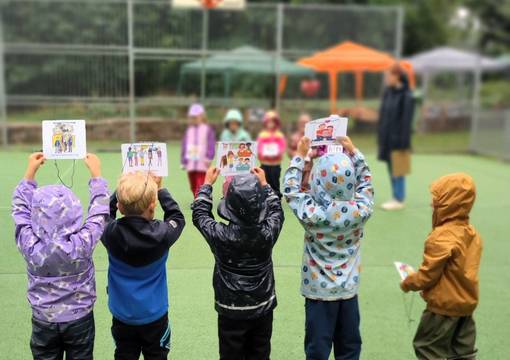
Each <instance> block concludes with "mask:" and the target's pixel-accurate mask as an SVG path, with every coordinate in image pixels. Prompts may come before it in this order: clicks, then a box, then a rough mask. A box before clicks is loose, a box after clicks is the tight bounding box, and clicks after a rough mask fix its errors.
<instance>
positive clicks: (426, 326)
mask: <svg viewBox="0 0 510 360" xmlns="http://www.w3.org/2000/svg"><path fill="white" fill-rule="evenodd" d="M458 321H459V318H457V317H449V316H443V315H438V314H434V313H431V312H430V311H428V310H425V311H424V312H423V315H422V317H421V320H420V324H419V325H418V329H417V330H416V335H415V337H414V341H413V346H414V352H415V353H416V357H417V358H418V359H420V360H431V359H446V358H450V357H451V356H452V355H453V351H452V340H453V335H454V333H455V330H456V328H457V323H458Z"/></svg>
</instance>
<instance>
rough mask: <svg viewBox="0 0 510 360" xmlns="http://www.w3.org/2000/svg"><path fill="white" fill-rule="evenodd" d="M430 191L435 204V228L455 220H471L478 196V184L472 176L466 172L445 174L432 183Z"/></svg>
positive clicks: (433, 223) (433, 221) (433, 220)
mask: <svg viewBox="0 0 510 360" xmlns="http://www.w3.org/2000/svg"><path fill="white" fill-rule="evenodd" d="M430 192H431V194H432V204H433V206H434V213H433V215H432V225H433V226H434V228H435V227H437V226H441V225H442V224H444V223H446V222H449V221H453V220H457V221H465V222H467V221H468V220H469V213H470V212H471V209H472V208H473V204H474V203H475V198H476V186H475V182H474V181H473V178H471V176H469V175H466V174H464V173H455V174H450V175H446V176H443V177H441V178H439V179H438V180H436V181H434V182H433V183H432V185H431V186H430Z"/></svg>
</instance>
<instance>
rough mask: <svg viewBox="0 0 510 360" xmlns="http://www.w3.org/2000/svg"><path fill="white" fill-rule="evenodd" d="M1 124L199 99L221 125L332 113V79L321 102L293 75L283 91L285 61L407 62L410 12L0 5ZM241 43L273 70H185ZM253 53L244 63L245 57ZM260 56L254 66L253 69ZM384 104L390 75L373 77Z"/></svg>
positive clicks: (23, 1) (33, 2)
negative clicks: (355, 54)
mask: <svg viewBox="0 0 510 360" xmlns="http://www.w3.org/2000/svg"><path fill="white" fill-rule="evenodd" d="M0 6H1V9H0V10H1V12H0V13H1V19H0V20H1V21H0V74H1V76H0V110H1V112H0V117H1V118H2V119H3V120H6V119H7V122H6V121H4V122H3V124H4V131H3V142H4V144H6V143H7V139H8V136H7V135H8V134H7V124H8V123H9V124H11V123H18V122H21V121H32V122H39V121H40V120H43V119H56V118H84V119H86V120H87V121H96V120H97V121H105V120H110V119H117V120H119V121H121V120H123V121H125V125H123V126H127V125H128V124H129V127H130V132H129V135H130V138H131V140H134V139H135V138H136V137H137V123H139V122H141V121H143V120H144V119H150V118H158V119H164V120H165V121H175V120H178V119H181V118H183V117H184V114H185V108H186V107H187V106H188V105H189V104H190V103H191V102H193V101H198V100H199V101H202V102H204V103H205V105H206V106H207V107H208V115H209V117H210V118H211V120H212V121H215V120H217V119H221V117H222V115H223V112H224V110H225V108H227V107H231V106H238V107H241V108H243V109H247V108H268V107H277V108H279V109H280V110H281V111H282V112H285V111H289V112H292V111H294V112H296V111H299V110H304V109H312V110H313V109H315V110H317V111H321V112H327V111H328V102H327V96H328V86H327V79H326V77H325V76H324V77H323V76H322V75H321V74H318V75H317V78H318V79H319V80H320V82H321V87H320V90H319V91H318V93H317V95H315V96H313V97H311V98H308V97H305V96H304V95H303V94H302V93H301V91H300V82H301V81H302V80H303V76H289V77H288V81H286V89H285V92H282V91H280V90H279V89H281V85H282V84H281V83H280V79H281V77H280V76H279V75H280V73H279V70H280V69H279V67H280V66H279V64H280V61H283V60H280V59H285V60H288V61H291V62H294V61H296V60H297V59H299V58H301V57H304V56H308V55H310V54H312V53H313V52H315V51H318V50H322V49H325V48H327V47H330V46H333V45H336V44H338V43H339V42H341V41H345V40H351V41H356V42H359V43H361V44H364V45H367V46H370V47H373V48H375V49H378V50H382V51H385V52H387V53H390V54H391V55H394V56H396V57H400V52H401V48H400V46H401V42H402V39H401V38H402V21H403V15H402V14H403V13H402V9H401V8H400V7H392V6H356V5H344V6H341V5H283V4H248V5H247V7H246V9H244V10H241V11H238V10H219V9H218V10H210V11H206V10H201V9H180V8H173V7H172V6H171V2H170V1H168V0H67V1H63V0H17V1H8V0H0ZM242 47H250V48H253V49H256V50H257V51H258V50H260V51H262V52H263V54H264V55H265V56H267V57H268V58H269V59H270V60H269V61H270V62H271V66H273V68H274V72H272V73H270V74H267V73H264V74H261V73H256V72H250V71H246V72H245V73H239V74H233V75H232V77H231V78H229V82H228V89H227V88H226V82H225V76H224V74H222V73H219V72H215V71H213V70H211V69H209V68H208V67H206V66H205V65H204V66H203V67H202V69H200V71H196V72H185V71H183V67H184V66H185V65H186V64H190V63H192V62H202V63H204V64H205V60H206V59H209V58H211V57H213V56H215V55H222V54H223V55H224V54H227V55H228V54H229V52H231V51H235V50H236V49H239V48H242ZM240 56H243V55H240ZM250 56H251V55H250V54H249V53H248V54H246V55H245V57H246V58H245V59H243V60H244V61H245V62H246V61H248V62H249V61H253V65H254V66H256V65H257V64H256V61H257V60H256V59H251V58H250ZM340 83H341V84H342V86H341V95H340V101H343V98H347V97H350V98H352V97H353V96H352V95H353V93H354V79H353V77H352V76H350V75H349V74H342V75H340ZM365 83H366V84H365V89H366V97H368V98H374V99H375V98H377V97H378V96H379V94H380V89H381V75H380V74H370V75H368V76H366V78H365Z"/></svg>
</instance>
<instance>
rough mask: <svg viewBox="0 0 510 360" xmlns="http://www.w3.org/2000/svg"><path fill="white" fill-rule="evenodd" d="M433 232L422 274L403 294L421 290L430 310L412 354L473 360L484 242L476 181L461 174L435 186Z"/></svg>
mask: <svg viewBox="0 0 510 360" xmlns="http://www.w3.org/2000/svg"><path fill="white" fill-rule="evenodd" d="M430 191H431V193H432V206H433V208H434V213H433V224H432V225H433V228H432V232H431V233H430V234H429V237H428V238H427V240H426V242H425V254H424V256H423V264H422V265H421V267H420V269H419V270H418V271H417V272H415V273H412V274H410V275H409V276H408V277H407V278H406V279H405V280H404V281H403V282H402V283H401V288H402V290H403V291H405V292H408V291H421V292H422V297H423V299H424V300H425V301H426V302H427V309H426V310H425V311H424V313H423V316H422V318H421V321H420V324H419V326H418V330H417V332H416V336H415V338H414V349H415V353H416V356H417V358H418V359H427V360H429V359H446V358H448V359H475V356H476V348H475V338H476V327H475V322H474V321H473V317H472V315H473V312H474V311H475V309H476V306H477V305H478V271H479V269H480V258H481V254H482V240H481V238H480V235H479V234H478V232H477V231H476V229H475V228H474V226H473V225H471V224H470V223H469V213H470V211H471V208H472V207H473V204H474V202H475V197H476V189H475V183H474V182H473V179H472V178H471V177H470V176H468V175H466V174H462V173H457V174H451V175H447V176H443V177H441V178H440V179H438V180H437V181H435V182H434V183H433V184H432V186H431V188H430Z"/></svg>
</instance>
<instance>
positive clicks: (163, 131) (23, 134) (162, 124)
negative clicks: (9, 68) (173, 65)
mask: <svg viewBox="0 0 510 360" xmlns="http://www.w3.org/2000/svg"><path fill="white" fill-rule="evenodd" d="M212 125H213V127H214V128H215V129H216V132H217V134H218V135H219V134H220V132H221V131H222V130H223V127H222V125H221V124H212ZM247 125H248V126H247V130H248V131H250V132H251V134H252V135H253V136H256V134H257V133H258V131H259V130H260V124H258V123H250V124H247ZM186 126H187V124H186V121H185V120H181V121H180V120H171V119H166V118H139V119H138V120H137V127H136V131H137V133H136V135H137V136H136V137H137V139H138V140H142V141H143V140H154V141H171V140H181V139H182V137H183V134H184V131H185V130H186ZM8 136H9V143H10V144H31V143H40V142H41V123H9V124H8ZM87 140H89V141H109V140H114V141H129V120H128V119H120V118H119V119H104V120H101V121H90V122H88V123H87Z"/></svg>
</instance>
